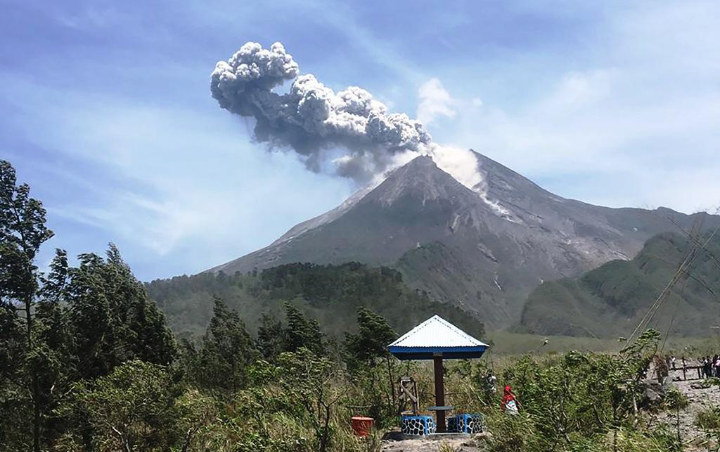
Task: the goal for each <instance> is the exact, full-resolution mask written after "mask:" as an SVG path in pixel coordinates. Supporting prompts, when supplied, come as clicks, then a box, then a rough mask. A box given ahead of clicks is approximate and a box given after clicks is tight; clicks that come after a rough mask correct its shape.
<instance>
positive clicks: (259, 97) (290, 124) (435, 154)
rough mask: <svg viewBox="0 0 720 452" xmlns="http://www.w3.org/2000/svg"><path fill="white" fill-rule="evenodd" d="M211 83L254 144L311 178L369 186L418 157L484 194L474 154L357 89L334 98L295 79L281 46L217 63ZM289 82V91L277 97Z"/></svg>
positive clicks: (301, 77) (247, 50)
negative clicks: (281, 152) (293, 157)
mask: <svg viewBox="0 0 720 452" xmlns="http://www.w3.org/2000/svg"><path fill="white" fill-rule="evenodd" d="M211 77H212V80H211V86H210V88H211V92H212V96H213V97H214V98H215V99H216V100H217V101H218V103H219V104H220V106H221V107H222V108H224V109H226V110H228V111H230V112H232V113H235V114H237V115H240V116H242V117H246V118H252V119H254V120H255V128H254V132H253V133H254V138H255V139H256V140H257V141H258V142H262V143H266V144H268V145H269V146H270V147H271V148H281V149H292V150H294V151H295V152H296V153H297V154H299V156H300V157H301V159H302V160H303V161H304V162H305V165H306V166H307V168H308V169H310V170H312V171H316V172H317V171H321V170H322V169H323V168H325V167H327V164H331V165H333V166H334V167H335V170H336V172H337V174H338V175H340V176H343V177H348V178H351V179H353V180H355V181H356V182H357V183H358V184H366V183H368V182H370V181H372V180H375V181H377V180H378V179H379V178H382V177H383V175H384V174H386V173H387V172H388V171H389V170H391V169H393V168H396V167H398V166H401V165H402V164H404V163H407V162H408V161H410V160H412V159H413V158H415V157H417V156H419V155H430V156H431V157H432V158H433V160H434V161H435V162H436V164H437V165H438V166H439V167H440V168H441V169H443V170H444V171H446V172H448V173H450V174H451V175H452V176H453V177H454V178H455V179H457V180H458V181H459V182H460V183H462V184H464V185H465V186H467V187H468V188H470V189H473V190H475V191H478V192H482V191H483V187H484V184H483V177H482V174H481V173H480V172H479V170H478V161H477V159H476V157H475V155H474V154H473V152H472V151H470V150H466V149H459V148H454V147H445V146H440V145H438V144H436V143H433V142H432V138H431V136H430V134H429V133H428V132H427V131H426V130H425V127H424V126H423V124H422V123H421V122H420V121H417V120H414V119H411V118H409V117H408V116H407V115H406V114H404V113H389V112H388V109H387V107H386V106H385V104H383V103H382V102H380V101H378V100H376V99H374V98H373V96H372V94H370V93H369V92H368V91H366V90H364V89H362V88H359V87H356V86H351V87H349V88H346V89H344V90H342V91H339V92H335V91H333V90H332V89H330V88H328V87H327V86H325V85H324V84H323V83H321V82H320V81H318V80H317V78H316V77H315V76H314V75H312V74H300V69H299V66H298V64H297V63H296V62H295V60H294V59H293V57H292V55H290V54H289V53H287V52H286V51H285V47H284V46H283V45H282V44H281V43H279V42H276V43H275V44H273V45H272V46H270V48H269V49H264V48H263V47H262V46H261V45H260V44H258V43H254V42H248V43H246V44H245V45H243V46H242V47H241V48H240V50H238V51H237V52H236V53H235V54H234V55H233V56H232V57H230V59H229V60H227V61H220V62H218V63H217V65H216V67H215V70H214V71H213V73H212V76H211ZM286 83H290V85H289V87H288V88H286V89H285V91H286V92H284V93H283V92H276V90H278V91H279V90H280V89H281V88H282V87H283V85H285V84H286ZM438 83H439V82H438ZM435 113H438V112H435ZM440 113H443V112H440ZM338 152H341V153H342V154H340V155H339V156H338Z"/></svg>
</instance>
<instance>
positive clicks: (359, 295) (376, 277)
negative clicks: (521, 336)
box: [146, 263, 484, 338]
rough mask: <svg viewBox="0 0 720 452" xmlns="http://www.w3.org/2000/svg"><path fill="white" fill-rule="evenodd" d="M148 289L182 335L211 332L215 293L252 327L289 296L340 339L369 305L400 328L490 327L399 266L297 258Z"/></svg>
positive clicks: (478, 331)
mask: <svg viewBox="0 0 720 452" xmlns="http://www.w3.org/2000/svg"><path fill="white" fill-rule="evenodd" d="M146 288H147V290H148V293H149V295H150V297H151V298H152V299H153V300H155V301H156V302H157V304H158V306H160V308H161V309H162V310H163V311H164V312H165V315H166V316H167V319H168V322H169V323H170V325H171V326H172V328H173V330H174V331H176V332H179V333H181V334H191V335H197V334H201V333H202V332H204V331H205V328H206V326H207V324H208V322H209V321H210V318H211V317H212V307H213V297H214V296H218V297H221V298H222V299H223V300H224V301H225V303H226V304H227V305H228V306H229V307H231V308H233V309H236V310H237V311H238V312H239V313H240V314H241V316H242V317H243V319H245V321H246V323H247V326H248V328H249V329H250V330H251V331H253V330H255V329H256V325H257V321H258V320H259V319H260V317H261V316H262V314H263V313H269V314H271V315H274V316H276V317H278V318H281V317H282V305H283V303H284V302H285V301H289V302H291V303H293V304H294V305H296V306H298V307H300V308H301V309H302V310H304V311H305V312H307V313H308V314H309V315H310V316H311V317H313V318H315V319H317V320H318V322H319V323H320V327H321V328H322V330H323V331H325V332H326V333H328V334H329V335H330V336H332V337H335V338H342V337H343V335H344V333H345V332H348V331H350V330H351V329H352V328H353V327H354V325H355V317H356V313H357V310H358V308H360V307H361V306H365V307H368V308H370V309H372V310H374V311H376V312H378V313H380V314H381V315H383V316H384V317H385V318H386V319H387V320H388V322H389V324H390V326H392V327H393V328H394V329H395V331H397V332H403V331H406V330H409V329H410V328H412V327H414V326H416V325H417V324H418V323H420V322H422V321H424V320H427V319H428V318H429V317H431V316H432V315H433V314H439V315H440V316H442V317H444V318H446V319H447V320H449V321H451V322H453V323H455V324H456V325H458V326H460V327H461V328H463V329H464V330H465V331H467V332H468V333H470V334H473V335H475V336H476V337H482V336H483V332H484V329H483V325H482V323H481V322H480V321H478V320H477V319H475V318H473V317H472V316H469V315H468V314H467V313H466V312H464V311H462V310H460V309H459V308H457V307H455V306H452V305H447V304H440V303H436V302H433V301H431V300H430V299H428V297H427V296H426V295H424V294H422V293H418V292H416V291H414V290H412V289H410V288H408V287H407V286H406V285H405V284H404V283H403V279H402V275H401V274H400V273H399V272H398V271H396V270H393V269H389V268H382V267H381V268H373V267H368V266H366V265H363V264H358V263H347V264H343V265H338V266H334V265H315V264H291V265H282V266H279V267H274V268H270V269H266V270H263V271H261V272H259V273H258V272H251V273H248V274H241V273H237V274H235V275H226V274H225V273H222V272H220V273H217V274H214V273H202V274H199V275H195V276H178V277H175V278H172V279H167V280H156V281H153V282H151V283H148V284H146Z"/></svg>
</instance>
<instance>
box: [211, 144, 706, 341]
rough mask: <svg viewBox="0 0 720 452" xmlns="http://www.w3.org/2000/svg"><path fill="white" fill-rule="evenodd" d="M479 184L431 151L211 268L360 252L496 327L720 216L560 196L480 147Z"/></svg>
mask: <svg viewBox="0 0 720 452" xmlns="http://www.w3.org/2000/svg"><path fill="white" fill-rule="evenodd" d="M474 155H475V157H476V159H477V164H478V169H479V171H480V172H481V173H482V175H483V183H482V187H474V188H473V189H471V188H468V187H466V186H465V185H463V184H461V183H460V182H458V181H457V180H455V179H454V178H453V177H452V176H451V175H450V174H448V173H446V172H444V171H443V170H441V169H440V168H439V167H438V166H437V165H436V164H435V162H434V161H433V160H432V159H431V158H430V157H425V156H423V157H417V158H415V159H414V160H412V161H410V162H409V163H407V164H406V165H405V166H402V167H400V168H398V169H396V170H394V171H393V172H392V173H391V174H390V175H389V176H388V177H387V178H386V179H385V180H384V181H383V182H382V183H380V184H379V185H377V186H375V187H373V188H366V189H364V190H361V191H359V192H358V193H356V194H355V195H353V196H351V197H350V198H349V199H348V200H347V201H345V202H344V203H343V204H342V205H340V206H339V207H337V208H335V209H333V210H331V211H329V212H327V213H325V214H323V215H320V216H318V217H316V218H313V219H311V220H308V221H305V222H303V223H300V224H298V225H297V226H295V227H293V228H292V229H290V230H289V231H288V232H287V233H286V234H284V235H283V236H282V237H280V238H279V239H277V240H276V241H275V242H273V243H272V244H270V245H269V246H267V247H265V248H262V249H260V250H258V251H255V252H253V253H250V254H248V255H246V256H243V257H241V258H239V259H236V260H233V261H231V262H228V263H225V264H223V265H220V266H217V267H215V268H212V269H210V270H208V271H210V272H221V271H222V272H225V273H226V274H232V273H235V272H243V273H245V272H249V271H253V270H255V269H258V270H262V269H265V268H270V267H275V266H277V265H281V264H288V263H294V262H311V263H317V264H340V263H345V262H350V261H357V262H361V263H365V264H370V265H385V266H390V267H393V268H396V269H398V270H399V271H400V272H401V273H402V274H403V276H404V279H405V282H406V283H408V284H409V285H410V286H411V287H413V288H414V289H415V290H417V291H423V292H426V293H427V294H428V296H429V297H431V298H433V299H435V300H437V301H441V302H446V303H454V304H456V305H458V306H460V307H462V308H463V309H465V310H467V311H469V312H472V313H473V314H475V315H477V316H478V317H479V318H480V319H481V320H482V321H483V322H485V324H486V325H487V326H488V327H490V328H502V327H506V326H508V325H511V324H513V323H515V322H517V321H518V320H519V318H520V315H521V312H522V309H523V304H524V302H525V300H526V298H527V296H528V294H529V293H530V292H531V291H532V290H533V289H534V288H535V287H537V286H538V285H540V284H541V283H542V282H544V281H548V280H555V279H559V278H563V277H573V276H577V275H580V274H582V273H584V272H586V271H588V270H590V269H593V268H596V267H598V266H600V265H602V264H604V263H606V262H608V261H611V260H616V259H621V260H629V259H632V258H633V257H634V256H635V255H636V254H637V253H638V252H639V251H640V250H641V249H642V247H643V244H644V243H645V241H646V240H648V239H649V238H650V237H652V236H654V235H655V234H657V233H660V232H664V231H670V230H677V227H678V226H680V227H686V228H689V227H690V225H691V224H692V223H693V221H694V217H695V216H697V215H701V216H706V217H707V218H705V219H704V224H705V225H706V226H711V225H717V224H720V217H716V216H711V215H708V214H706V213H699V214H694V215H685V214H682V213H679V212H675V211H673V210H670V209H666V208H660V209H656V210H645V209H637V208H620V209H615V208H608V207H600V206H595V205H591V204H586V203H583V202H580V201H576V200H572V199H565V198H562V197H560V196H557V195H554V194H552V193H550V192H548V191H546V190H544V189H542V188H541V187H539V186H538V185H536V184H535V183H533V182H532V181H530V180H529V179H527V178H525V177H523V176H521V175H519V174H518V173H516V172H514V171H512V170H510V169H509V168H507V167H505V166H503V165H501V164H499V163H498V162H495V161H493V160H491V159H489V158H488V157H485V156H483V155H481V154H478V153H474Z"/></svg>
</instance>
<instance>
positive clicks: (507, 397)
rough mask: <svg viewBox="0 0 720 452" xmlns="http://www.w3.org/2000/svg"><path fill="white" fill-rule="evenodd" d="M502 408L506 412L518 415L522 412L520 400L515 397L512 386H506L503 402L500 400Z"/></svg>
mask: <svg viewBox="0 0 720 452" xmlns="http://www.w3.org/2000/svg"><path fill="white" fill-rule="evenodd" d="M500 409H501V410H502V411H503V412H504V413H506V414H512V415H516V414H518V413H519V412H520V402H519V401H518V399H517V398H516V397H515V394H513V392H512V388H511V387H510V386H505V393H504V394H503V398H502V402H500Z"/></svg>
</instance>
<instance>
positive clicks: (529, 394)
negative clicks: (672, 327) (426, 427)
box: [504, 331, 659, 447]
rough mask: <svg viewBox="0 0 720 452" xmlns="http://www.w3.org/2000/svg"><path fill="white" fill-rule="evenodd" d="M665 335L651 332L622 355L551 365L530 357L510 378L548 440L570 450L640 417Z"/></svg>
mask: <svg viewBox="0 0 720 452" xmlns="http://www.w3.org/2000/svg"><path fill="white" fill-rule="evenodd" d="M658 339H659V335H658V333H657V332H655V331H648V332H646V333H644V334H642V335H641V336H640V338H639V339H638V340H637V341H636V342H635V343H633V344H631V345H630V346H629V347H627V348H626V349H625V350H623V351H622V353H621V354H619V355H605V354H592V353H590V354H581V353H576V352H570V353H567V354H565V355H563V356H559V357H553V358H549V359H548V360H547V361H545V362H542V363H541V362H539V361H538V360H536V359H534V358H532V357H530V356H526V357H524V358H522V359H521V360H520V361H518V362H517V363H516V365H515V366H513V367H510V368H508V369H506V370H505V372H504V380H505V381H506V382H508V383H510V384H511V385H512V386H513V387H514V388H515V390H516V393H517V395H518V397H519V399H520V401H521V403H522V407H523V409H524V411H526V412H527V413H528V414H529V415H530V416H532V418H533V419H535V420H537V422H536V425H535V426H534V428H535V430H536V431H537V433H538V434H539V435H540V436H541V438H542V440H543V441H544V442H545V443H547V444H549V445H551V446H552V447H555V446H556V445H558V444H563V443H564V444H565V445H569V444H571V442H572V435H580V436H582V437H585V438H588V437H592V436H593V435H597V434H604V433H607V432H609V431H611V430H616V429H618V428H620V427H622V426H625V425H626V424H627V422H628V420H629V419H631V418H633V417H634V416H635V401H637V400H640V396H641V393H642V389H641V386H640V381H641V379H642V376H643V373H644V370H645V369H646V368H647V365H648V364H649V362H650V360H651V357H652V355H653V354H654V353H655V349H656V347H657V341H658Z"/></svg>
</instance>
